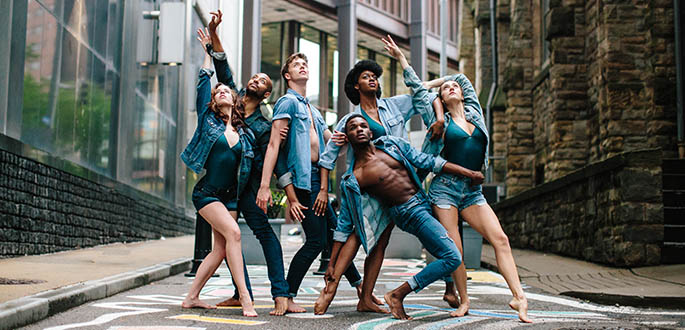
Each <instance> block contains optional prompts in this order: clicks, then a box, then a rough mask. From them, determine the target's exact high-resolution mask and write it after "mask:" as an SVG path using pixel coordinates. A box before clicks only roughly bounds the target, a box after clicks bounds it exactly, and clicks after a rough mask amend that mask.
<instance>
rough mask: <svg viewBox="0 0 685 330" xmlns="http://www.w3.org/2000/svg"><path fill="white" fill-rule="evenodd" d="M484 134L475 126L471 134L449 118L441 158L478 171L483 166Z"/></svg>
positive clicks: (485, 141)
mask: <svg viewBox="0 0 685 330" xmlns="http://www.w3.org/2000/svg"><path fill="white" fill-rule="evenodd" d="M486 143H487V139H486V138H485V134H484V133H483V132H482V131H481V130H480V128H478V126H476V128H475V129H474V130H473V134H471V135H469V134H468V133H466V132H465V131H464V130H463V129H462V128H461V127H459V125H457V123H455V122H454V121H453V120H450V123H449V125H447V131H445V148H444V149H443V151H442V153H443V155H442V156H443V158H445V159H447V161H448V162H450V163H455V164H457V165H461V166H463V167H465V168H468V169H470V170H473V171H480V169H481V167H482V166H483V161H484V159H483V157H484V155H485V145H486Z"/></svg>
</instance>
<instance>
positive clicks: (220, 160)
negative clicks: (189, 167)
mask: <svg viewBox="0 0 685 330" xmlns="http://www.w3.org/2000/svg"><path fill="white" fill-rule="evenodd" d="M242 149H243V146H242V144H241V143H240V140H238V143H236V144H235V145H234V146H233V147H232V148H231V147H230V146H229V145H228V140H226V136H225V135H223V134H221V136H220V137H219V139H218V140H216V142H214V145H213V146H212V149H211V150H210V151H209V156H207V162H205V169H207V174H206V175H205V182H207V184H208V185H210V186H212V187H213V188H215V189H231V188H233V187H235V186H236V184H237V182H238V181H237V178H238V166H240V157H241V154H242V151H243V150H242Z"/></svg>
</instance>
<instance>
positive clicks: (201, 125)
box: [181, 20, 257, 316]
mask: <svg viewBox="0 0 685 330" xmlns="http://www.w3.org/2000/svg"><path fill="white" fill-rule="evenodd" d="M212 22H214V20H212ZM198 35H199V37H198V40H200V42H201V43H202V45H203V49H204V45H205V44H207V43H209V42H210V39H209V35H208V33H203V31H202V30H198ZM210 65H211V59H210V57H209V55H208V54H205V60H204V63H203V65H202V68H201V69H200V73H199V77H198V83H197V103H196V107H197V128H196V129H195V133H194V134H193V138H192V139H191V140H190V143H188V146H187V147H186V148H185V150H183V153H181V159H182V160H183V162H184V163H185V164H186V165H187V166H188V167H189V168H190V169H192V170H193V171H194V172H195V173H200V172H201V171H202V169H205V170H206V171H207V172H206V173H205V175H204V176H203V177H202V178H201V179H200V181H198V183H197V184H196V185H195V188H194V189H193V204H194V206H195V208H196V209H197V211H198V213H199V214H200V215H201V216H202V218H204V219H205V220H206V221H207V222H208V223H209V224H210V225H211V226H212V232H213V234H214V235H213V237H214V244H213V246H212V251H211V252H210V253H209V254H208V255H207V256H206V257H205V258H204V260H203V261H202V263H201V264H200V267H199V268H198V270H197V274H196V276H195V279H194V280H193V283H192V284H191V286H190V290H189V291H188V295H187V296H186V298H185V299H184V300H183V303H182V304H181V306H182V307H183V308H216V306H212V305H209V304H207V303H205V302H203V301H201V300H200V298H199V296H200V291H201V290H202V288H203V287H204V285H205V283H207V280H209V278H210V277H211V276H212V274H214V272H215V271H216V269H217V268H218V267H219V265H220V264H221V261H222V260H223V259H224V258H226V259H227V263H228V268H229V270H230V271H231V274H232V277H233V280H234V282H235V285H236V288H237V290H238V291H239V292H240V304H241V306H242V309H243V315H244V316H257V313H256V312H255V309H254V306H253V304H252V299H251V298H250V293H249V291H248V289H247V285H246V282H245V275H244V273H243V258H242V253H241V246H240V229H239V227H238V223H237V221H236V219H237V217H238V214H237V207H236V205H237V198H238V196H240V195H241V192H242V190H243V188H244V187H245V186H246V183H247V179H248V178H249V175H250V170H251V166H252V159H253V158H254V151H253V148H254V137H253V136H252V133H251V132H250V131H249V129H248V128H247V127H246V126H245V123H244V110H243V108H242V104H241V103H239V102H237V101H238V99H237V95H236V93H235V91H233V90H231V89H230V88H229V87H228V86H226V85H224V84H221V83H218V84H217V85H216V86H215V87H214V88H211V85H210V84H211V82H210V78H211V76H212V74H213V73H214V72H213V71H212V70H211V69H210V68H209V67H210Z"/></svg>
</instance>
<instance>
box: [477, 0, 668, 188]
mask: <svg viewBox="0 0 685 330" xmlns="http://www.w3.org/2000/svg"><path fill="white" fill-rule="evenodd" d="M674 1H676V2H677V1H679V0H674ZM495 11H496V10H495V0H490V39H491V42H490V44H491V47H492V84H490V93H488V104H487V105H486V106H485V111H486V114H485V126H486V127H487V129H488V133H491V132H492V105H493V104H492V103H493V102H494V101H495V91H496V90H497V76H498V75H497V71H498V68H497V23H496V22H495ZM489 153H490V154H492V148H490V152H489ZM490 156H491V155H488V158H491V157H490ZM490 166H492V164H490ZM485 180H486V181H485V182H492V167H490V168H488V171H487V173H486V178H485Z"/></svg>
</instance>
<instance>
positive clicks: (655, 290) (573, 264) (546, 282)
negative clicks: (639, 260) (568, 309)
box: [481, 244, 685, 309]
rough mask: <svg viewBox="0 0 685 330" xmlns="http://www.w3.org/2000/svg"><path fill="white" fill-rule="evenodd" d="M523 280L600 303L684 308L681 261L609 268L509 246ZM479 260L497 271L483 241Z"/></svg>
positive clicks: (489, 248)
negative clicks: (668, 263)
mask: <svg viewBox="0 0 685 330" xmlns="http://www.w3.org/2000/svg"><path fill="white" fill-rule="evenodd" d="M512 252H513V254H514V260H515V262H516V266H517V269H518V272H519V277H520V278H521V281H522V282H523V283H524V284H527V285H529V286H531V287H534V288H538V289H541V290H544V291H547V292H549V293H553V294H561V295H566V296H571V297H576V298H581V299H585V300H589V301H592V302H596V303H600V304H611V305H613V304H619V305H630V306H637V307H662V308H669V309H673V308H678V309H685V264H681V265H660V266H652V267H640V268H632V269H629V268H613V267H608V266H603V265H599V264H594V263H591V262H587V261H581V260H577V259H573V258H568V257H562V256H559V255H555V254H551V253H549V254H548V253H543V252H538V251H532V250H521V249H512ZM481 262H482V264H483V266H484V267H487V268H490V269H492V270H495V271H497V262H496V261H495V252H494V249H493V248H492V246H491V245H488V244H483V252H482V257H481Z"/></svg>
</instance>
